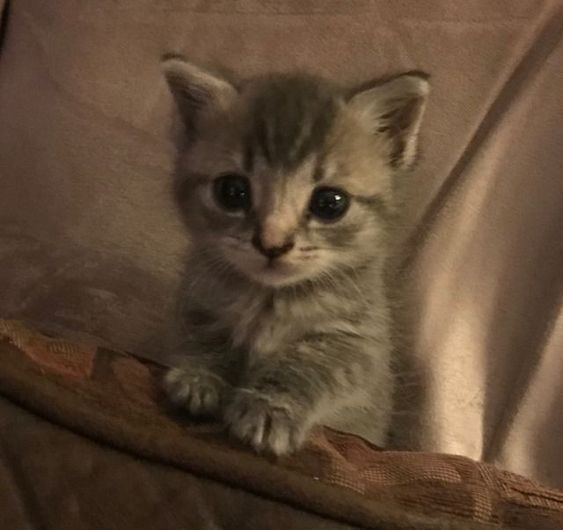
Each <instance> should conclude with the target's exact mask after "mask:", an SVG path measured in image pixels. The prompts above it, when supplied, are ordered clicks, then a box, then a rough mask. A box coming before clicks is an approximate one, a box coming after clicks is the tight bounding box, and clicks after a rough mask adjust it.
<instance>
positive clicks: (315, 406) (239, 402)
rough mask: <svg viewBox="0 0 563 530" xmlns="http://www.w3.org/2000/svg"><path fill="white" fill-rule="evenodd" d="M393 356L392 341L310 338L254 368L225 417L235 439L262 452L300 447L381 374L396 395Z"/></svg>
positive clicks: (329, 336)
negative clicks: (390, 359)
mask: <svg viewBox="0 0 563 530" xmlns="http://www.w3.org/2000/svg"><path fill="white" fill-rule="evenodd" d="M378 350H379V351H380V354H379V355H378ZM388 355H389V349H388V346H387V343H386V341H382V343H381V344H378V343H377V342H372V341H369V340H367V339H365V338H361V337H357V336H354V335H343V334H324V335H315V336H310V337H307V338H305V339H303V340H302V341H300V342H299V343H297V344H295V345H294V346H293V348H292V349H290V350H288V351H285V352H279V353H278V354H276V356H275V357H272V356H269V357H267V358H264V359H260V360H258V361H256V362H255V363H254V364H253V365H251V366H250V367H249V369H248V373H247V374H246V377H245V378H244V380H243V382H242V386H241V387H239V388H236V389H234V391H233V395H232V397H231V398H230V399H229V403H228V404H227V406H226V409H225V421H226V423H227V425H228V427H229V429H230V431H231V433H232V434H233V435H234V436H235V437H237V438H239V439H241V440H243V441H245V442H247V443H250V444H251V445H252V446H253V447H254V448H255V449H256V450H257V451H265V452H270V453H274V454H276V455H282V454H286V453H289V452H291V451H294V450H295V449H297V448H299V446H300V445H301V444H302V443H303V441H304V439H305V437H306V435H307V433H308V431H309V429H310V428H311V427H312V426H313V425H314V424H315V423H317V422H318V421H319V420H322V419H323V418H325V417H326V416H327V415H329V414H332V413H333V412H334V411H335V410H337V409H339V408H342V407H344V406H346V405H354V404H355V403H361V401H362V399H364V400H365V399H366V396H367V395H368V394H369V390H368V389H369V388H370V387H371V385H373V384H376V385H377V384H378V381H377V379H378V378H379V379H382V383H383V384H384V385H386V390H385V391H386V392H389V394H390V393H391V384H392V383H391V381H390V372H388V371H387V370H386V368H388ZM380 368H382V371H381V372H380ZM387 379H388V380H387ZM361 404H363V403H361Z"/></svg>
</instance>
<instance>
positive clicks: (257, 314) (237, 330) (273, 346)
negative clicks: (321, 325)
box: [222, 295, 304, 354]
mask: <svg viewBox="0 0 563 530" xmlns="http://www.w3.org/2000/svg"><path fill="white" fill-rule="evenodd" d="M297 309H298V308H297V307H296V304H288V303H286V302H284V301H279V300H276V299H275V298H273V297H272V296H269V295H246V296H241V297H239V298H238V299H237V300H234V301H233V302H232V303H231V304H229V305H228V306H225V307H224V309H223V315H222V319H223V322H224V324H225V326H226V327H227V329H228V330H229V333H230V336H231V340H232V342H233V345H234V346H235V347H237V348H242V349H244V350H246V351H248V352H254V353H257V354H270V353H273V352H275V351H279V350H280V348H283V346H284V345H286V344H288V343H289V342H291V341H292V339H294V338H295V337H297V336H299V335H300V334H302V333H303V330H304V325H303V324H304V322H302V321H301V322H299V319H298V318H297V317H296V315H297V313H299V311H298V310H297Z"/></svg>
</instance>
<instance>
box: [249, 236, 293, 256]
mask: <svg viewBox="0 0 563 530" xmlns="http://www.w3.org/2000/svg"><path fill="white" fill-rule="evenodd" d="M252 245H254V248H255V249H256V250H258V252H260V254H263V255H264V256H266V257H267V258H268V259H276V258H279V257H280V256H283V255H284V254H287V253H288V252H289V251H290V250H291V249H292V248H293V247H294V246H295V242H294V241H287V242H285V243H284V244H283V245H276V246H265V245H264V244H263V242H262V239H261V238H260V236H259V235H258V234H255V235H254V237H253V238H252Z"/></svg>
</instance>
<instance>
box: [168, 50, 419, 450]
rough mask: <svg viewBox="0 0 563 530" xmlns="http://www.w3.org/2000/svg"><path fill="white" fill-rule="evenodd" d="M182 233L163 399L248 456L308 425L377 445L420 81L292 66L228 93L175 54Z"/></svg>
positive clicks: (293, 444) (383, 423)
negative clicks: (397, 238)
mask: <svg viewBox="0 0 563 530" xmlns="http://www.w3.org/2000/svg"><path fill="white" fill-rule="evenodd" d="M165 73H166V77H167V79H168V82H169V84H170V86H171V88H172V92H173V94H174V96H175V99H176V102H177V104H178V107H179V109H180V111H181V115H182V118H183V123H184V125H185V130H186V132H187V135H188V140H189V142H188V146H187V148H186V150H185V151H184V152H182V153H180V155H181V156H180V163H179V176H180V178H181V182H182V190H183V195H182V201H181V203H182V209H183V213H184V215H185V218H186V221H187V225H188V227H189V230H190V235H191V238H192V253H191V258H190V259H191V262H190V264H189V271H190V278H193V282H192V284H191V286H190V289H189V293H188V295H187V296H188V300H187V304H188V310H187V318H188V324H189V327H190V333H189V340H188V344H186V346H185V355H184V359H183V361H182V364H181V366H180V367H178V368H174V369H171V370H170V372H169V373H168V374H167V376H166V379H165V388H166V391H167V393H168V395H169V397H170V399H171V400H172V402H173V403H174V404H176V405H178V406H180V407H182V408H183V409H185V410H186V411H187V413H188V414H190V415H191V416H194V417H216V418H220V419H221V420H222V421H223V422H224V424H225V425H226V426H227V428H228V429H229V431H230V433H231V434H232V435H233V436H234V437H236V438H237V439H240V440H242V441H244V442H246V443H248V444H250V445H251V446H252V447H253V448H254V449H255V450H257V451H260V452H268V453H273V454H276V455H282V454H286V453H288V452H291V451H294V450H295V449H297V448H299V447H300V445H301V444H302V443H303V441H304V439H305V437H306V435H307V433H308V432H309V430H310V429H311V427H313V426H314V425H316V424H325V425H329V426H331V427H333V428H336V429H340V430H344V431H349V432H354V433H356V434H359V435H361V436H363V437H365V438H367V439H369V440H371V441H372V442H374V443H376V444H378V445H385V443H386V437H387V433H388V430H389V425H390V418H391V413H392V402H393V391H394V379H393V374H392V371H391V352H392V345H391V341H390V310H389V303H388V298H387V292H386V288H385V281H384V266H385V261H386V257H387V255H388V239H389V223H390V220H391V218H392V217H393V214H394V211H395V210H396V201H395V199H394V188H395V185H396V181H397V179H398V178H400V176H401V174H402V173H404V172H405V171H406V170H408V169H410V168H411V166H412V165H413V163H414V161H415V158H416V144H417V135H418V131H419V126H420V122H421V118H422V115H423V111H424V106H425V99H426V96H427V94H428V92H429V84H428V82H427V81H426V79H425V78H424V77H422V76H419V75H414V74H412V75H411V74H407V75H403V76H400V77H397V78H395V79H393V80H391V81H388V82H386V83H383V84H380V85H378V86H375V87H373V86H372V87H371V88H368V89H365V90H362V91H358V92H356V93H353V94H349V93H347V92H346V91H344V90H342V89H340V88H339V87H337V86H335V85H333V84H332V83H330V82H328V81H326V80H323V79H319V78H316V77H312V76H305V75H286V74H284V75H271V76H266V77H260V78H255V79H251V80H250V81H247V82H245V83H243V84H241V85H240V86H237V85H235V84H233V83H231V82H230V81H228V80H227V79H225V78H224V77H222V76H219V75H215V74H213V73H210V72H208V71H204V70H202V69H200V68H198V67H196V66H194V65H193V64H189V63H187V62H185V61H183V60H181V59H178V58H173V59H169V60H168V61H166V62H165Z"/></svg>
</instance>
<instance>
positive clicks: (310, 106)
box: [245, 77, 337, 169]
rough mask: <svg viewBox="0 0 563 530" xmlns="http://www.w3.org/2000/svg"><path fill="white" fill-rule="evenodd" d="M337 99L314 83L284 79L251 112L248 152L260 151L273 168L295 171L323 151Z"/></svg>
mask: <svg viewBox="0 0 563 530" xmlns="http://www.w3.org/2000/svg"><path fill="white" fill-rule="evenodd" d="M336 101H337V96H336V95H335V94H334V93H333V92H331V91H327V90H323V89H321V88H319V86H318V85H317V84H316V83H315V82H314V81H312V80H309V79H301V78H291V77H288V78H282V79H276V80H273V81H271V82H270V83H268V84H266V85H265V90H264V91H263V92H261V93H260V94H259V95H258V96H257V97H256V99H255V100H254V101H252V102H251V106H250V109H249V112H250V117H249V118H250V119H249V120H248V122H249V127H250V128H249V130H248V132H247V135H246V145H245V152H248V153H252V154H254V155H255V154H256V152H257V151H260V152H261V154H262V156H263V157H264V159H265V161H266V163H267V164H268V165H270V166H271V167H277V168H284V169H294V168H295V167H296V166H297V165H298V164H299V163H301V162H302V161H303V160H304V159H305V158H306V157H307V156H308V155H309V154H311V153H312V152H314V151H317V150H320V149H322V147H323V144H324V142H325V139H326V137H327V134H328V132H329V130H330V128H331V127H332V124H333V121H334V116H335V115H336V107H337V103H336Z"/></svg>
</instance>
